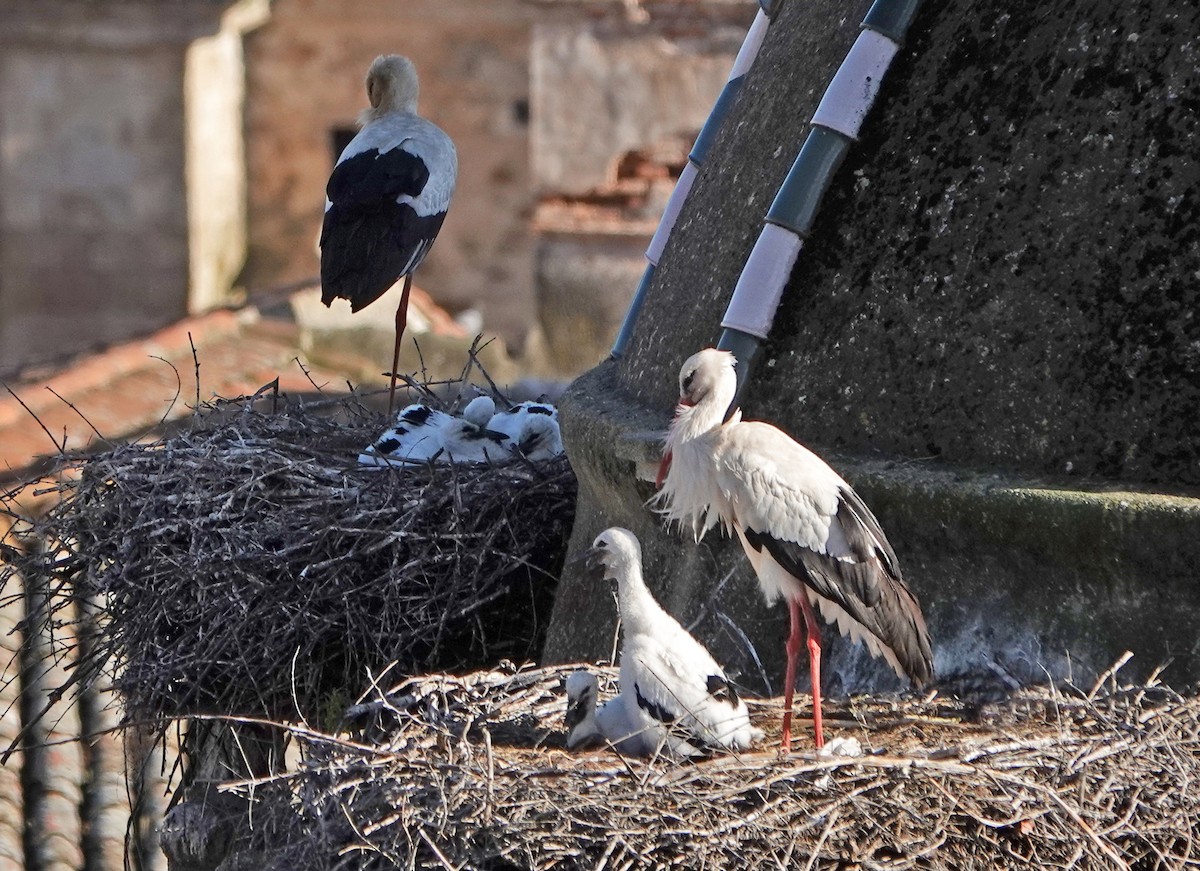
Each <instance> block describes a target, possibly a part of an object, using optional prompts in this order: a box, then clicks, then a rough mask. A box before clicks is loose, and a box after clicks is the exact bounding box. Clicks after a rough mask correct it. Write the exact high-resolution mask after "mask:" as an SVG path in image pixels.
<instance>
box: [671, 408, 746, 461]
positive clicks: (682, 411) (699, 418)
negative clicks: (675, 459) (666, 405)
mask: <svg viewBox="0 0 1200 871" xmlns="http://www.w3.org/2000/svg"><path fill="white" fill-rule="evenodd" d="M713 400H717V401H713ZM719 400H720V397H709V398H708V399H706V400H705V401H703V402H701V403H699V404H697V405H680V406H679V407H678V408H677V409H676V411H675V419H674V420H673V421H671V427H670V429H669V430H668V431H667V450H669V451H672V452H675V451H678V450H679V449H680V448H681V447H683V446H684V445H686V444H687V443H688V442H693V441H695V440H696V439H698V438H700V437H701V436H704V435H706V434H708V433H711V432H715V431H716V430H719V429H720V428H721V426H722V425H723V424H724V423H725V411H726V409H727V408H728V407H729V403H728V402H726V403H721V402H720V401H719ZM739 420H741V412H734V415H733V417H732V418H730V422H731V423H733V422H736V421H739Z"/></svg>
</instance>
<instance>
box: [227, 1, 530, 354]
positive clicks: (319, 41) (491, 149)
mask: <svg viewBox="0 0 1200 871" xmlns="http://www.w3.org/2000/svg"><path fill="white" fill-rule="evenodd" d="M535 15H536V10H534V9H531V8H530V7H527V6H526V5H524V4H522V3H519V2H517V0H455V2H453V3H447V2H442V0H404V2H403V3H396V2H384V0H347V2H343V3H338V4H330V3H319V2H315V0H275V2H274V3H273V4H272V17H271V21H270V22H269V23H268V24H267V25H266V26H264V27H263V28H261V29H260V30H259V31H257V32H256V33H255V34H254V35H253V36H251V37H250V39H249V40H248V41H247V66H248V80H247V110H246V130H247V137H248V160H249V169H250V179H251V183H250V191H249V195H250V200H249V203H250V205H249V208H250V251H251V256H250V266H249V271H248V274H247V279H248V283H249V284H250V286H251V287H266V286H271V285H276V284H280V283H286V282H291V281H298V280H304V279H307V278H311V277H314V276H316V275H317V274H318V273H319V259H318V253H317V237H318V234H319V232H320V227H321V216H322V210H323V208H324V196H325V183H326V181H327V180H328V178H329V172H330V170H331V169H332V168H333V163H334V160H335V159H336V154H335V153H334V148H333V142H332V132H333V131H334V130H335V129H339V128H340V129H344V130H351V131H352V130H353V129H354V127H355V120H356V118H357V116H358V114H359V112H361V111H362V110H363V109H364V108H366V106H367V100H366V91H365V89H364V87H363V79H364V78H365V76H366V71H367V67H368V66H369V65H370V63H371V61H372V60H373V59H374V58H375V57H376V55H379V54H388V53H399V54H406V55H408V56H409V57H411V58H412V59H413V62H414V63H415V64H416V66H417V71H418V73H419V74H420V76H421V99H420V107H419V108H420V111H421V113H422V114H423V115H425V116H426V117H428V118H430V119H431V120H432V121H434V122H435V123H436V124H438V125H440V126H441V127H443V128H444V129H445V130H446V131H447V132H448V133H449V134H450V136H451V138H453V139H454V142H455V145H456V147H457V149H458V156H459V178H458V187H457V190H456V193H455V196H454V200H453V202H452V204H451V207H450V213H449V217H448V218H447V219H446V223H445V225H444V226H443V228H442V231H441V233H440V235H439V237H438V241H437V244H436V245H435V246H434V248H433V251H432V252H431V254H430V256H429V258H428V259H427V260H426V261H425V263H424V264H423V265H422V267H421V270H420V272H419V274H418V276H417V283H418V284H420V285H421V286H422V287H423V288H425V289H426V290H428V291H429V292H430V293H431V294H432V295H433V296H434V298H435V299H436V300H437V301H438V302H439V303H440V304H442V305H445V306H447V307H449V308H451V309H452V310H457V309H461V308H465V307H468V306H478V307H479V308H480V309H481V310H482V311H483V314H484V319H485V322H486V323H487V324H488V326H489V328H490V329H493V330H497V331H499V332H500V333H501V334H503V335H505V336H507V337H510V338H513V339H519V338H521V337H523V335H524V331H525V329H526V328H527V326H528V321H529V319H530V316H531V314H532V293H531V290H530V283H531V282H530V269H531V267H530V263H531V261H530V253H531V241H530V235H529V229H528V224H529V218H530V216H531V207H532V200H531V194H530V185H529V168H528V154H527V148H528V129H527V120H528V113H529V103H528V100H529V70H528V54H529V28H530V23H531V21H532V20H533V18H534V17H535Z"/></svg>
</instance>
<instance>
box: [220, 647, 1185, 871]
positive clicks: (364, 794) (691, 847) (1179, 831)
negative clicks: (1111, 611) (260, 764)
mask: <svg viewBox="0 0 1200 871" xmlns="http://www.w3.org/2000/svg"><path fill="white" fill-rule="evenodd" d="M570 670H571V668H570V667H566V666H560V667H556V668H544V669H533V670H520V669H515V668H502V669H498V670H492V671H485V672H477V673H472V674H468V675H465V676H461V677H452V676H449V675H431V676H427V677H419V678H413V679H411V680H409V681H408V682H407V683H405V684H403V685H402V686H400V687H397V688H396V690H394V691H393V692H391V693H390V694H388V695H387V696H386V697H385V698H382V699H377V700H376V702H375V703H374V705H367V706H359V709H358V710H359V713H360V715H365V714H366V713H368V712H371V711H373V712H374V713H375V714H376V715H377V716H376V718H375V719H374V720H373V721H372V722H371V724H370V726H369V727H367V730H366V734H369V735H370V737H371V738H372V740H373V741H374V743H367V737H366V734H364V735H363V736H360V737H359V739H358V740H357V741H349V740H345V739H338V738H334V737H328V736H320V735H314V734H311V733H310V734H308V735H306V736H302V737H301V738H300V744H301V748H302V752H303V756H304V757H305V761H304V762H303V763H302V764H301V766H300V768H299V770H297V771H296V772H294V773H292V774H290V775H288V776H287V777H285V778H282V779H278V780H275V781H273V782H272V783H270V784H268V785H265V786H264V785H262V784H258V785H256V786H255V788H254V789H253V790H248V791H247V796H248V797H249V798H250V801H251V811H250V815H251V818H252V820H253V821H254V825H253V832H252V834H250V835H249V840H248V841H246V842H244V843H243V844H242V846H241V849H239V850H238V851H237V852H236V856H235V858H232V859H231V860H229V861H228V862H227V864H226V865H223V866H222V868H223V869H226V871H233V869H236V868H246V869H251V868H252V869H254V871H275V869H279V871H301V869H309V868H313V869H315V868H322V869H324V868H341V867H345V868H362V867H393V866H395V867H408V868H411V867H445V868H460V867H462V868H490V869H502V868H503V869H537V871H541V869H550V868H615V869H621V868H639V869H640V868H668V867H672V868H676V867H678V868H689V869H695V868H713V869H728V868H739V869H760V868H762V869H766V868H771V869H777V868H840V869H850V868H863V869H868V868H887V869H909V868H998V867H1028V866H1029V864H1030V863H1032V865H1033V866H1035V867H1036V866H1040V867H1057V868H1070V867H1074V868H1120V867H1134V868H1184V867H1189V868H1190V867H1194V866H1195V864H1196V863H1197V862H1198V861H1200V816H1198V815H1200V810H1198V809H1197V799H1196V793H1195V784H1196V783H1197V782H1200V700H1197V699H1196V698H1194V697H1193V698H1187V697H1183V696H1180V695H1178V694H1176V693H1175V692H1173V691H1171V690H1169V689H1166V688H1164V687H1160V686H1152V687H1141V688H1124V689H1110V690H1109V691H1107V692H1105V693H1102V694H1099V695H1096V696H1094V697H1090V698H1089V696H1088V695H1087V694H1085V693H1082V692H1079V691H1074V690H1052V689H1044V688H1043V689H1028V690H1022V691H1020V692H1018V693H1015V694H1014V695H1012V696H1011V697H1010V698H1008V699H1006V700H1004V701H999V702H996V701H991V702H986V703H984V702H971V701H964V700H950V699H932V700H916V699H908V700H887V701H880V700H868V699H852V700H848V701H846V700H843V701H840V702H836V701H835V702H832V703H831V704H830V706H829V708H828V710H827V714H828V717H829V719H828V720H827V724H828V726H829V728H830V730H831V731H832V732H833V733H834V734H836V735H842V736H853V737H856V738H858V740H859V741H860V742H861V744H862V745H863V747H864V749H865V750H866V754H865V755H864V756H862V757H860V758H836V757H832V758H824V757H818V756H817V755H816V754H815V753H812V752H808V753H803V752H802V753H799V754H795V755H793V756H791V757H788V758H785V759H780V758H779V757H778V756H777V754H776V747H777V746H778V744H777V741H778V729H777V727H776V731H775V734H774V735H770V734H769V735H768V738H767V740H766V742H764V744H763V745H761V746H760V747H758V748H755V751H754V752H750V753H746V754H742V755H739V756H721V757H716V758H713V759H711V760H708V761H703V762H699V763H684V764H678V763H673V762H670V761H668V760H665V759H663V760H649V761H644V760H623V759H621V758H619V757H617V756H616V755H614V754H613V753H611V752H610V751H604V750H600V751H594V752H588V753H579V754H570V753H567V752H566V751H565V750H564V749H563V738H564V733H563V722H562V715H563V711H564V707H565V700H564V697H563V694H562V689H561V682H562V679H563V678H564V676H565V675H566V674H568V673H569V671H570ZM605 680H606V681H607V682H608V683H609V684H610V685H611V684H612V683H613V681H614V680H615V674H614V673H613V671H612V670H611V669H609V670H607V671H606V672H605ZM751 713H752V717H753V719H754V720H755V722H756V724H757V725H759V726H763V727H766V728H768V729H770V728H771V727H772V725H774V724H777V723H778V720H779V714H780V709H779V702H778V700H774V701H770V702H759V703H757V704H754V705H752V710H751ZM381 723H382V724H383V728H380V727H381ZM371 860H376V861H377V862H378V864H373V863H372V861H371Z"/></svg>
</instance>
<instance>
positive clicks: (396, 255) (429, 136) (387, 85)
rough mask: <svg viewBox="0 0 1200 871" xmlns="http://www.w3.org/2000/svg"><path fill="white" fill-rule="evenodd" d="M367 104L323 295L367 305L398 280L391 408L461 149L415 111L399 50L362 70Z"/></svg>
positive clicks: (336, 180)
mask: <svg viewBox="0 0 1200 871" xmlns="http://www.w3.org/2000/svg"><path fill="white" fill-rule="evenodd" d="M366 85H367V96H368V98H369V100H370V102H371V108H370V109H368V110H366V112H364V113H363V115H362V117H361V118H360V119H359V120H360V122H361V123H362V125H363V127H362V129H361V130H360V131H359V132H358V135H357V136H355V137H354V138H353V139H351V140H350V142H349V144H348V145H347V146H346V148H345V150H343V151H342V154H341V156H340V157H339V158H338V161H337V164H336V165H335V166H334V168H333V174H332V175H331V176H330V177H329V184H328V186H327V187H326V190H325V193H326V200H325V219H324V222H323V224H322V226H321V301H322V302H323V303H325V305H330V304H331V303H332V302H333V300H334V299H335V298H342V299H347V300H349V301H350V308H351V310H352V311H358V310H359V309H361V308H363V307H364V306H367V305H370V304H371V303H372V302H374V301H375V300H376V299H378V298H379V297H380V296H382V295H383V293H384V292H385V291H386V290H387V289H388V288H389V287H391V286H392V285H393V284H395V283H396V282H397V281H399V280H400V279H401V278H403V279H404V290H403V293H402V294H401V297H400V305H399V307H398V308H397V310H396V347H395V353H394V355H393V359H392V369H391V388H390V390H389V392H388V412H389V413H391V411H392V408H393V406H394V402H395V394H396V377H397V372H396V370H397V369H398V368H399V365H400V340H401V338H402V337H403V336H404V327H405V324H406V323H407V320H408V316H407V312H408V295H409V291H410V289H411V288H412V274H413V272H414V270H416V268H417V267H418V266H420V265H421V261H423V260H424V259H425V255H426V254H428V253H429V249H430V247H431V246H432V245H433V241H434V239H435V238H437V234H438V231H439V230H440V229H441V227H442V222H443V221H444V220H445V219H446V210H447V209H448V208H449V206H450V198H451V196H452V195H453V194H454V185H455V181H456V179H457V176H458V156H457V154H456V152H455V150H454V143H453V142H452V141H451V140H450V137H449V136H447V135H446V134H445V133H444V132H443V131H442V130H441V129H440V128H439V127H437V126H436V125H434V124H433V123H431V122H429V121H427V120H425V119H424V118H422V117H420V116H419V115H417V95H418V92H419V88H418V83H417V71H416V68H415V67H413V65H412V62H411V61H410V60H409V59H408V58H405V57H401V56H400V55H394V54H393V55H383V56H381V57H377V58H376V59H375V61H374V63H372V64H371V68H370V70H369V71H368V72H367V81H366Z"/></svg>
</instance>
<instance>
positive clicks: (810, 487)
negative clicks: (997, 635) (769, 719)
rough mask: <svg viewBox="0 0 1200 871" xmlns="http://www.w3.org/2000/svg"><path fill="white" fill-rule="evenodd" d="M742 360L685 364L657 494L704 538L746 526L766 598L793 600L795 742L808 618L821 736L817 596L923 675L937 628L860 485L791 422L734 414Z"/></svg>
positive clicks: (834, 615) (857, 631)
mask: <svg viewBox="0 0 1200 871" xmlns="http://www.w3.org/2000/svg"><path fill="white" fill-rule="evenodd" d="M734 365H735V361H734V358H733V355H732V354H730V353H728V352H727V351H719V350H716V349H714V348H709V349H706V350H704V351H701V352H700V353H698V354H694V355H693V356H692V357H690V358H688V360H687V362H686V363H684V364H683V368H682V370H680V373H679V405H678V407H677V408H676V411H675V419H674V420H673V421H672V423H671V427H670V430H669V431H668V434H667V445H666V453H665V455H664V457H663V462H662V466H661V468H660V471H659V482H658V483H659V485H660V486H661V488H662V489H661V490H660V492H659V493H658V495H657V496H656V497H655V499H656V501H657V503H658V504H660V505H661V506H662V509H661V510H662V511H663V513H664V514H665V515H666V516H667V517H668V518H669V519H670V520H673V521H676V522H679V523H680V524H688V525H690V526H691V527H692V530H693V532H694V533H695V535H696V538H697V539H699V538H701V537H703V535H704V534H705V533H706V532H707V531H708V530H709V529H710V528H712V526H713V525H714V524H716V522H717V521H718V520H719V521H720V522H721V524H722V526H723V527H724V528H725V529H726V530H727V531H728V530H730V529H732V530H733V531H734V532H736V533H737V537H738V539H739V540H740V541H741V543H742V548H743V550H744V551H745V552H746V556H747V557H748V558H749V560H750V564H751V566H753V568H754V572H755V574H756V575H758V581H759V585H760V586H761V588H762V591H763V594H764V595H765V596H766V598H767V601H768V602H772V601H774V600H776V599H778V598H779V597H780V596H783V597H784V598H785V599H786V600H787V603H788V611H789V616H790V619H791V632H790V633H789V635H788V640H787V644H786V651H787V669H786V675H785V680H786V681H787V684H786V687H785V691H784V693H785V694H784V714H783V751H784V752H788V751H789V750H790V749H791V721H792V698H793V692H794V688H795V682H796V658H797V654H798V653H799V651H800V644H801V630H800V626H801V621H803V623H804V626H805V628H806V630H807V635H808V653H809V669H810V673H811V680H812V695H813V728H814V731H815V733H816V745H817V747H818V748H819V747H822V746H823V745H824V743H825V741H824V735H823V732H822V727H821V636H820V631H819V628H818V626H817V621H816V617H815V615H814V612H813V606H816V608H817V609H819V610H820V612H821V615H822V616H823V617H824V618H825V619H826V620H827V621H829V622H831V623H836V624H837V627H838V630H839V631H840V632H841V633H842V634H843V635H849V636H850V637H851V638H852V639H853V640H855V641H861V642H863V643H864V644H866V646H867V649H868V650H870V652H871V653H872V655H874V656H876V657H882V658H883V659H884V660H886V661H887V662H888V664H889V665H891V666H892V668H893V669H895V670H896V672H897V673H898V674H899V675H901V676H902V677H907V678H908V679H909V680H911V681H912V682H913V683H914V684H916V685H917V686H923V685H924V684H926V683H928V682H929V681H930V680H932V678H933V654H932V652H931V649H930V644H929V634H928V632H927V630H926V628H925V618H924V617H923V616H922V614H921V606H920V604H919V603H918V602H917V599H916V597H915V596H914V595H913V594H912V592H911V591H910V590H909V589H908V586H907V585H906V584H905V582H904V578H903V576H902V575H901V573H900V564H899V562H898V561H897V559H896V553H895V551H893V550H892V546H891V544H889V543H888V540H887V537H886V536H885V535H884V534H883V530H882V529H881V528H880V526H879V521H877V520H876V519H875V515H873V514H872V513H871V511H870V509H869V508H867V506H866V505H865V504H864V503H863V501H862V500H861V499H860V498H859V497H858V494H857V493H855V492H854V490H853V489H852V488H851V487H850V485H849V484H847V483H846V482H845V481H844V480H842V478H841V477H840V476H839V475H838V474H837V473H836V472H835V471H833V469H831V468H830V467H829V466H828V465H826V463H825V462H824V461H823V460H822V459H821V458H820V457H818V456H817V455H816V454H814V453H812V452H811V451H809V450H808V449H807V448H805V447H804V446H803V445H800V444H798V443H797V442H795V441H793V440H792V439H791V438H790V437H789V436H788V435H787V434H786V433H784V432H783V431H782V430H780V429H778V428H776V427H774V426H772V425H771V424H769V423H763V422H760V421H743V420H742V419H741V412H740V411H735V412H734V413H733V414H732V415H730V416H729V417H728V418H727V417H726V415H727V412H728V410H729V407H730V405H731V404H732V402H733V400H734V396H735V392H736V386H737V376H736V374H735V370H734Z"/></svg>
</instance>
